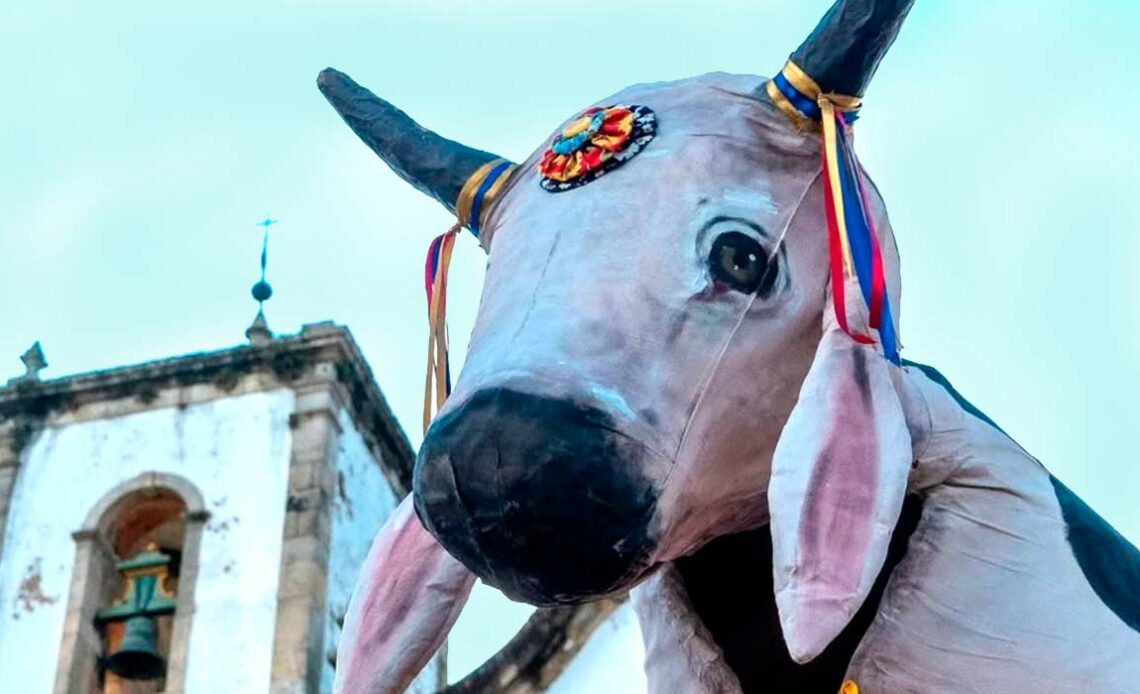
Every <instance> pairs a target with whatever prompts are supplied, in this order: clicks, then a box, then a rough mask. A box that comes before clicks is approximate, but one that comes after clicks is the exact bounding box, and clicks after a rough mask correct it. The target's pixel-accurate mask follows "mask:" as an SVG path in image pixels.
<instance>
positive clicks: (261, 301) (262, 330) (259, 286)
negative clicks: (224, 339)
mask: <svg viewBox="0 0 1140 694" xmlns="http://www.w3.org/2000/svg"><path fill="white" fill-rule="evenodd" d="M276 223H277V220H276V219H270V218H269V217H268V216H266V217H265V219H263V220H261V221H260V222H258V223H257V226H259V227H261V278H260V279H259V280H257V282H256V283H255V284H254V285H253V288H252V289H250V292H249V293H250V294H252V295H253V299H254V301H256V302H257V317H256V318H254V319H253V323H252V324H251V325H250V326H249V327H248V328H246V331H245V336H246V337H247V338H249V343H250V344H251V345H253V346H255V347H260V346H261V345H264V344H267V343H268V342H269V341H270V340H272V339H273V333H272V332H271V331H270V330H269V324H268V323H266V321H265V302H266V301H269V299H270V297H272V296H273V287H271V286H269V283H268V282H266V281H265V265H266V261H267V259H268V254H269V227H271V226H273V225H274V224H276Z"/></svg>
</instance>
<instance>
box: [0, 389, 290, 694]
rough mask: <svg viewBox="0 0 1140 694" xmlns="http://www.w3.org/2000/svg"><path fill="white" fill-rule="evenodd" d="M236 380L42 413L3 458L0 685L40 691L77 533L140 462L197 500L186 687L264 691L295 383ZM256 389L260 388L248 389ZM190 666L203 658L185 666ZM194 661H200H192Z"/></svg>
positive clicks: (61, 629)
mask: <svg viewBox="0 0 1140 694" xmlns="http://www.w3.org/2000/svg"><path fill="white" fill-rule="evenodd" d="M272 383H273V382H272V379H271V378H270V377H267V376H264V375H259V374H253V375H249V376H243V377H237V378H236V381H235V382H233V383H228V384H226V386H227V388H226V389H225V390H224V391H222V390H219V389H218V388H217V387H216V386H213V385H209V384H199V385H193V386H186V387H181V388H163V389H160V390H158V391H156V392H154V393H151V394H148V396H147V398H145V402H143V401H142V400H140V399H139V398H138V397H134V396H132V397H128V398H121V399H115V400H103V401H97V402H89V403H86V404H82V405H80V406H78V407H76V408H74V409H71V410H64V411H60V412H53V413H49V414H47V415H46V416H45V418H44V419H43V420H42V421H41V422H39V424H38V430H37V433H35V435H34V436H33V437H31V439H30V440H29V441H26V442H24V445H22V446H21V447H20V449H19V451H20V452H19V455H18V456H16V460H14V461H12V460H4V461H2V462H5V463H6V465H5V470H6V471H7V470H12V471H14V474H8V473H7V472H5V473H4V478H5V479H8V478H9V477H10V478H11V481H9V482H8V484H11V495H10V499H9V501H8V508H7V511H8V512H7V514H6V522H5V527H4V528H3V530H4V537H3V544H2V548H3V549H2V551H3V553H2V555H0V682H2V683H3V689H4V690H5V691H8V690H10V691H21V692H49V691H52V690H53V684H54V681H55V679H56V671H57V660H58V658H59V655H60V646H61V642H62V640H63V638H64V635H65V633H66V630H67V628H71V629H75V630H77V632H78V634H79V636H81V637H82V638H83V639H86V640H89V637H90V636H91V634H90V633H88V632H93V631H94V627H92V626H91V625H90V621H89V619H88V618H87V617H84V616H76V617H75V618H74V619H73V620H72V621H74V624H71V625H70V627H69V626H68V624H67V623H68V614H67V610H68V602H69V600H68V592H69V590H70V589H71V587H72V583H73V582H72V569H73V566H74V565H75V562H76V555H77V545H76V540H75V539H73V538H72V533H73V532H74V531H76V530H79V529H80V528H81V527H82V526H83V524H84V522H85V518H86V517H87V515H88V513H89V512H90V511H91V509H92V508H93V506H95V504H96V503H97V502H98V501H99V500H100V499H101V498H102V497H104V495H105V494H106V493H107V492H108V491H110V490H111V489H113V488H115V487H116V486H117V485H119V484H121V483H122V482H124V481H126V480H129V479H131V478H134V477H137V476H139V475H142V474H143V473H147V472H161V473H169V474H172V475H178V476H180V477H182V478H185V479H187V480H189V481H190V482H191V483H193V485H195V486H196V487H197V489H199V490H200V491H201V494H202V496H203V498H204V499H205V504H206V510H207V511H208V512H209V520H208V521H206V524H205V527H204V530H203V532H202V534H201V543H200V554H199V563H198V567H197V571H198V577H197V581H196V586H195V589H196V590H195V598H196V600H195V602H196V606H195V615H194V621H193V626H192V627H191V629H190V633H189V639H188V649H187V654H186V662H187V664H188V665H189V667H188V671H187V673H186V680H185V682H186V684H185V688H186V691H190V692H214V691H251V692H252V691H266V690H267V688H268V683H269V681H270V666H271V660H272V655H273V651H272V644H273V633H274V621H275V617H276V609H277V599H276V596H277V587H278V586H277V583H278V570H277V569H278V566H279V565H280V560H281V554H282V532H281V529H282V527H283V525H284V523H285V507H286V489H287V484H288V472H289V458H290V449H291V439H292V432H291V430H290V428H289V420H290V415H291V414H292V413H293V410H294V401H295V394H294V392H293V391H292V390H290V389H288V388H282V387H276V388H275V389H272V390H265V389H266V388H270V387H272ZM259 391H263V392H259ZM197 663H201V664H203V665H205V666H203V667H195V664H197ZM206 664H208V665H206Z"/></svg>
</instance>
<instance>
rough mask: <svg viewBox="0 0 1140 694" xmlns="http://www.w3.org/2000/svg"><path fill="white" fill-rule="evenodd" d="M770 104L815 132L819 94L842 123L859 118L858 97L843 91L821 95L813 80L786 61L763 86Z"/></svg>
mask: <svg viewBox="0 0 1140 694" xmlns="http://www.w3.org/2000/svg"><path fill="white" fill-rule="evenodd" d="M764 88H765V90H766V91H767V93H768V97H769V98H770V99H771V100H772V103H774V104H775V105H776V107H777V108H779V109H780V110H781V111H783V112H784V114H785V115H786V116H788V118H790V119H791V120H792V122H793V123H795V124H796V126H797V127H798V128H800V129H801V130H811V131H818V130H819V129H820V121H821V120H822V119H823V112H822V111H821V110H820V108H819V99H820V96H826V97H827V99H828V101H830V102H831V103H832V104H834V105H835V108H836V111H838V112H839V113H841V114H842V118H843V122H844V123H847V124H851V123H854V122H855V120H856V119H857V118H858V117H859V107H860V105H861V103H860V101H859V98H858V97H854V96H844V95H842V94H824V93H823V91H822V90H821V89H820V87H819V85H818V84H816V82H815V80H813V79H812V78H811V77H809V76H808V74H807V73H805V72H804V71H803V69H801V68H800V66H799V65H796V64H795V63H794V62H792V61H791V60H789V61H788V62H787V64H786V65H784V69H783V70H781V71H780V73H779V74H778V75H776V76H775V77H773V78H772V79H770V80H768V83H767V84H766V85H765V86H764Z"/></svg>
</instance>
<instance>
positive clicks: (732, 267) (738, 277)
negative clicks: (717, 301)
mask: <svg viewBox="0 0 1140 694" xmlns="http://www.w3.org/2000/svg"><path fill="white" fill-rule="evenodd" d="M709 270H710V271H711V272H712V276H713V277H714V278H715V279H717V280H720V281H721V282H724V283H725V284H727V285H728V286H730V287H732V288H733V289H735V290H736V291H738V292H744V293H745V294H752V293H754V292H757V291H759V292H760V293H761V294H767V293H768V292H769V290H771V289H772V285H773V284H774V283H775V282H776V274H777V273H776V271H775V270H776V268H775V267H771V268H770V267H769V262H768V254H767V253H766V252H765V251H764V247H763V246H761V245H760V242H759V241H757V240H756V239H754V238H752V237H751V236H748V235H747V234H742V233H740V232H739V231H730V232H727V233H724V234H721V235H720V236H718V237H716V240H715V241H713V245H712V252H711V253H709Z"/></svg>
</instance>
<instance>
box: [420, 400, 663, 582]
mask: <svg viewBox="0 0 1140 694" xmlns="http://www.w3.org/2000/svg"><path fill="white" fill-rule="evenodd" d="M652 455H653V454H652V453H650V452H649V451H648V450H647V449H646V448H645V447H643V446H642V445H640V444H638V443H637V442H635V441H634V440H633V439H631V438H629V437H627V436H624V435H622V434H620V433H618V431H617V430H616V428H615V427H614V425H613V422H612V420H611V418H610V417H609V416H608V415H607V414H606V413H605V412H603V411H601V410H599V409H597V408H593V407H587V406H583V405H580V404H577V403H574V402H572V401H567V400H560V399H554V398H547V397H543V396H538V395H530V394H526V393H521V392H518V391H515V390H510V389H504V388H498V389H488V390H483V391H480V392H478V393H476V394H475V395H474V396H473V397H472V398H471V399H470V400H468V401H467V402H466V403H464V404H463V405H462V407H460V408H458V409H456V410H454V411H452V412H451V413H449V414H448V415H446V416H445V417H443V418H441V419H440V420H438V421H437V422H436V423H435V424H434V425H433V426H432V428H431V430H430V431H429V432H428V435H427V437H426V438H425V440H424V444H423V447H422V448H421V450H420V456H419V459H418V460H417V463H416V471H415V477H414V487H415V493H416V502H417V510H418V511H419V513H420V517H421V518H422V519H423V521H424V524H425V525H426V526H427V527H428V529H429V530H431V531H432V533H434V534H435V536H436V537H437V538H438V539H439V540H440V542H442V543H443V545H444V546H445V547H447V549H448V551H449V552H451V553H452V554H453V555H454V556H456V557H457V558H458V559H459V560H460V561H462V562H463V563H464V564H466V565H467V566H468V567H469V568H471V569H472V570H473V571H475V572H476V573H477V574H479V575H480V576H481V577H482V578H483V579H484V581H486V582H487V583H490V584H491V585H494V586H496V587H498V588H499V589H501V590H502V591H503V592H505V593H507V594H508V595H509V596H511V597H514V598H517V599H522V600H526V601H527V602H531V603H535V604H553V603H564V602H576V601H580V600H582V599H587V598H590V597H596V596H599V595H602V594H605V593H607V592H610V591H612V590H615V589H617V588H620V587H622V585H623V584H624V583H625V582H627V581H628V580H629V579H631V578H632V577H633V576H636V575H637V574H638V573H640V571H641V570H642V569H643V568H644V566H645V565H646V563H647V561H648V557H649V555H650V553H651V551H652V549H653V547H652V540H651V538H650V533H649V522H650V518H651V517H652V515H653V511H654V508H655V504H656V497H657V493H656V488H655V480H654V479H653V478H652V476H651V474H650V473H649V472H647V470H649V469H650V468H651V463H653V462H655V461H653V460H651V456H652Z"/></svg>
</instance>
